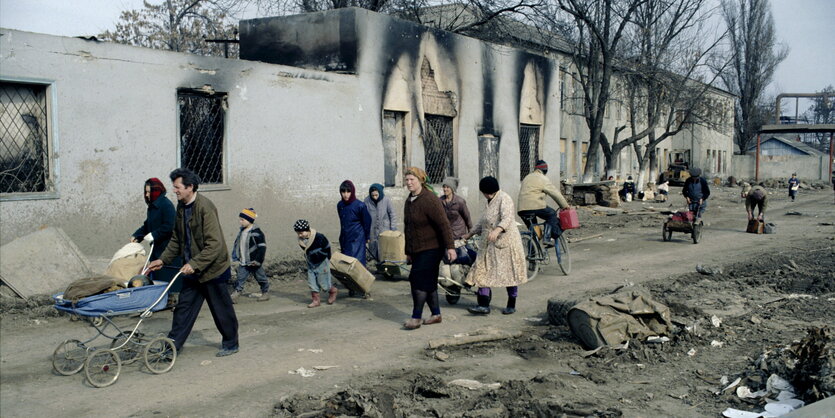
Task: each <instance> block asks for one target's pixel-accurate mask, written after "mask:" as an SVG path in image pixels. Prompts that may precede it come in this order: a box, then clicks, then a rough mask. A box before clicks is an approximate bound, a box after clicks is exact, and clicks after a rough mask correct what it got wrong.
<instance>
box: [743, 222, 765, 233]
mask: <svg viewBox="0 0 835 418" xmlns="http://www.w3.org/2000/svg"><path fill="white" fill-rule="evenodd" d="M764 227H765V223H764V222H760V221H758V220H756V219H751V220H750V221H748V228H747V229H746V230H745V232H748V233H749V234H762V233H763V229H764Z"/></svg>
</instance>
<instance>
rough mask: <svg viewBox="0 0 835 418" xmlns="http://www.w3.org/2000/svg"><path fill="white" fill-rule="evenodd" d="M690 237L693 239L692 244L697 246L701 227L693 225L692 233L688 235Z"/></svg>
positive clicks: (700, 236)
mask: <svg viewBox="0 0 835 418" xmlns="http://www.w3.org/2000/svg"><path fill="white" fill-rule="evenodd" d="M690 236H691V237H693V244H698V243H699V241H700V240H701V239H702V226H701V225H693V232H691V233H690Z"/></svg>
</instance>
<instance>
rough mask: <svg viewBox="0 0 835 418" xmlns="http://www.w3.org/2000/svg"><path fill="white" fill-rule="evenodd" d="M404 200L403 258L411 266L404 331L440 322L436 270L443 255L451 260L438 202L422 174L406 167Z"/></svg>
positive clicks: (447, 228) (447, 230)
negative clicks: (426, 316)
mask: <svg viewBox="0 0 835 418" xmlns="http://www.w3.org/2000/svg"><path fill="white" fill-rule="evenodd" d="M405 182H406V189H407V190H408V191H409V196H408V197H407V198H406V206H405V209H404V217H403V219H404V226H405V231H404V232H405V235H406V256H407V257H408V259H409V261H410V262H411V264H412V270H411V272H410V273H409V284H410V285H411V290H412V302H413V308H412V317H411V319H409V320H408V321H406V323H405V324H404V327H405V328H406V329H416V328H420V326H421V324H423V325H432V324H439V323H441V307H440V304H439V302H438V268H439V267H440V265H441V259H443V257H444V254H445V253H446V255H447V257H448V259H449V260H450V261H453V260H455V245H454V243H453V240H452V230H451V228H450V226H449V220H448V219H447V217H446V212H444V208H443V205H442V204H441V200H440V199H438V197H437V196H435V194H434V193H432V191H431V190H429V188H427V186H426V172H424V171H423V170H421V169H419V168H417V167H409V168H408V169H407V170H406V176H405ZM424 304H427V305H429V310H430V311H431V313H432V316H430V317H429V319H427V320H425V321H421V319H422V317H423V305H424Z"/></svg>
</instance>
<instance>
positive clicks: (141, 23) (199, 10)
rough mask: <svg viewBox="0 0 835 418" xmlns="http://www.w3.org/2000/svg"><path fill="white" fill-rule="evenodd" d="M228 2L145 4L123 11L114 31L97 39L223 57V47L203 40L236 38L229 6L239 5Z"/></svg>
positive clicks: (178, 0) (196, 0) (171, 0)
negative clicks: (138, 8) (139, 7)
mask: <svg viewBox="0 0 835 418" xmlns="http://www.w3.org/2000/svg"><path fill="white" fill-rule="evenodd" d="M227 3H228V4H224V3H223V2H220V1H210V0H165V1H163V2H161V3H151V2H148V1H145V2H144V8H142V9H140V10H126V11H124V12H122V14H121V16H120V17H119V20H118V21H117V22H116V29H115V30H113V31H106V32H104V33H102V34H100V35H99V36H98V37H99V38H100V39H102V40H106V41H113V42H118V43H123V44H128V45H136V46H143V47H147V48H156V49H167V50H171V51H178V52H189V53H193V54H200V55H217V56H223V55H224V49H223V46H221V45H217V44H211V43H207V42H205V40H206V39H218V38H219V39H234V38H235V37H236V33H237V26H236V25H235V24H234V23H233V22H232V21H231V19H230V17H229V14H228V12H229V10H230V9H229V7H232V6H236V5H238V4H239V3H236V2H234V1H229V2H227Z"/></svg>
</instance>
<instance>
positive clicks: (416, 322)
mask: <svg viewBox="0 0 835 418" xmlns="http://www.w3.org/2000/svg"><path fill="white" fill-rule="evenodd" d="M403 327H404V328H406V329H418V328H420V318H409V320H408V321H406V323H405V324H403Z"/></svg>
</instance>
